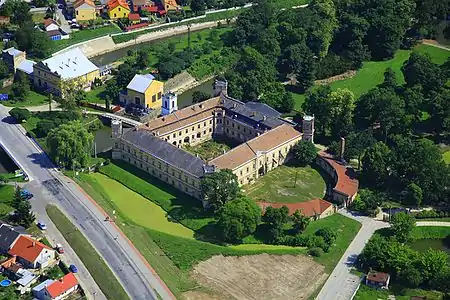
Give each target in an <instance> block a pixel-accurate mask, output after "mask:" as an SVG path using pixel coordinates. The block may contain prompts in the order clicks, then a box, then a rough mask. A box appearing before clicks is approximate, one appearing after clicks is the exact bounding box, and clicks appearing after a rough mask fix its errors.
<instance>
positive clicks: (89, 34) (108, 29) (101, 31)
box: [52, 24, 122, 53]
mask: <svg viewBox="0 0 450 300" xmlns="http://www.w3.org/2000/svg"><path fill="white" fill-rule="evenodd" d="M118 32H122V30H120V28H119V27H118V26H117V25H115V24H111V25H109V26H105V27H100V28H96V29H84V30H79V31H75V32H73V33H71V34H70V38H69V39H67V40H59V41H52V44H53V47H52V50H53V53H54V52H57V51H59V50H62V49H64V48H66V47H68V46H70V45H74V44H76V43H80V42H84V41H87V40H91V39H94V38H98V37H101V36H107V35H109V34H112V33H118Z"/></svg>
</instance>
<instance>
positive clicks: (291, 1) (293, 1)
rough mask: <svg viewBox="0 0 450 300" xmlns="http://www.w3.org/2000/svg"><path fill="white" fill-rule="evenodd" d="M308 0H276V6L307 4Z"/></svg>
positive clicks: (289, 6) (287, 6)
mask: <svg viewBox="0 0 450 300" xmlns="http://www.w3.org/2000/svg"><path fill="white" fill-rule="evenodd" d="M308 3H309V0H278V1H277V8H291V7H295V6H299V5H304V4H308Z"/></svg>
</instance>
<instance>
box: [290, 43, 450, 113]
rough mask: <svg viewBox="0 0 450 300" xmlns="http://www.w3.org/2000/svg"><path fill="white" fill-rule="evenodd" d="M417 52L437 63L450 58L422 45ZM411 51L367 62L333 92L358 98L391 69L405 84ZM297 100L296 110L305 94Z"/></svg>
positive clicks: (401, 51)
mask: <svg viewBox="0 0 450 300" xmlns="http://www.w3.org/2000/svg"><path fill="white" fill-rule="evenodd" d="M415 51H418V52H422V53H428V54H429V55H430V57H431V59H432V60H433V62H435V63H439V64H441V63H443V62H445V61H446V60H447V58H448V57H450V51H447V50H443V49H440V48H436V47H433V46H429V45H424V44H420V45H417V46H416V47H415ZM410 54H411V51H410V50H399V51H397V53H396V54H395V56H394V58H393V59H391V60H387V61H370V62H365V63H364V65H363V66H362V68H361V69H359V70H358V72H357V74H356V75H355V76H354V77H352V78H349V79H345V80H340V81H335V82H333V83H332V84H331V87H332V89H333V90H335V89H338V88H340V89H343V88H348V89H350V90H351V91H352V92H353V93H354V94H355V96H356V97H357V98H358V97H360V96H361V95H362V94H364V93H367V92H368V91H369V90H370V89H372V88H374V87H375V86H376V85H378V84H380V83H382V82H383V79H384V71H385V70H386V69H387V68H388V67H391V68H392V69H393V70H394V72H395V74H396V75H397V80H398V83H399V84H402V83H404V79H403V74H402V72H401V67H402V65H403V63H404V62H405V61H406V60H407V59H408V58H409V55H410ZM293 96H294V100H295V107H294V108H295V109H297V110H298V109H300V108H301V104H302V103H303V102H304V101H305V95H304V94H295V93H293Z"/></svg>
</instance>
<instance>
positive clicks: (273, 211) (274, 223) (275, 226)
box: [262, 206, 289, 241]
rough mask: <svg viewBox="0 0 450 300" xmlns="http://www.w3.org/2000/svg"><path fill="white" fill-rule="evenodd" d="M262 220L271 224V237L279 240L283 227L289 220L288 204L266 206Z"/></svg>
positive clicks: (273, 239)
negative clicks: (277, 206) (274, 206)
mask: <svg viewBox="0 0 450 300" xmlns="http://www.w3.org/2000/svg"><path fill="white" fill-rule="evenodd" d="M262 220H263V221H264V222H265V223H267V224H268V225H269V226H270V229H269V238H270V240H271V241H277V240H278V239H279V238H280V237H281V236H282V235H283V227H284V225H285V224H286V223H287V222H288V220H289V209H288V208H287V207H286V206H282V207H280V208H273V207H271V206H269V207H267V208H266V212H265V213H264V215H263V218H262Z"/></svg>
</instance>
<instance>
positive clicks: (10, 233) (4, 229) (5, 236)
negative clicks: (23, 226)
mask: <svg viewBox="0 0 450 300" xmlns="http://www.w3.org/2000/svg"><path fill="white" fill-rule="evenodd" d="M20 236H21V233H20V232H18V231H16V230H14V228H13V227H11V226H1V227H0V253H8V251H9V249H11V247H12V246H14V243H15V242H16V241H17V239H19V237H20Z"/></svg>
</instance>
